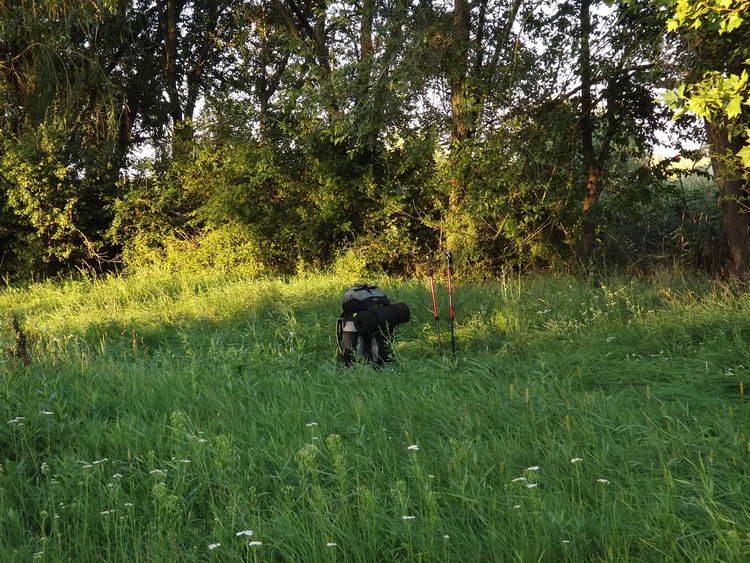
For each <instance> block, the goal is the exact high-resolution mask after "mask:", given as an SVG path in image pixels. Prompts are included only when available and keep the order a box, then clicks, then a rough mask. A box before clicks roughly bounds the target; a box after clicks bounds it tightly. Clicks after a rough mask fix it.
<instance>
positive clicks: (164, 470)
mask: <svg viewBox="0 0 750 563" xmlns="http://www.w3.org/2000/svg"><path fill="white" fill-rule="evenodd" d="M166 472H167V471H166V469H152V470H151V471H149V473H150V474H151V475H154V474H158V475H164V474H165V473H166Z"/></svg>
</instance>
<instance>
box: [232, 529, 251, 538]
mask: <svg viewBox="0 0 750 563" xmlns="http://www.w3.org/2000/svg"><path fill="white" fill-rule="evenodd" d="M234 535H235V536H237V537H240V536H248V537H249V536H252V535H253V531H252V530H242V531H241V532H237V533H236V534H234Z"/></svg>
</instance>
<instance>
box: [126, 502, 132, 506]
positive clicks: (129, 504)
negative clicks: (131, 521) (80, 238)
mask: <svg viewBox="0 0 750 563" xmlns="http://www.w3.org/2000/svg"><path fill="white" fill-rule="evenodd" d="M125 506H133V503H132V502H126V503H125Z"/></svg>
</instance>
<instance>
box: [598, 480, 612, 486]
mask: <svg viewBox="0 0 750 563" xmlns="http://www.w3.org/2000/svg"><path fill="white" fill-rule="evenodd" d="M596 482H597V483H602V484H603V485H609V481H608V480H607V479H597V480H596Z"/></svg>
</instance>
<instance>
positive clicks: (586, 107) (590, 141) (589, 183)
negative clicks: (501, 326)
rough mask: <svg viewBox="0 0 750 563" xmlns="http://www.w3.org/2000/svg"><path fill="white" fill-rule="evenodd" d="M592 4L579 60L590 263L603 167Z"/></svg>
mask: <svg viewBox="0 0 750 563" xmlns="http://www.w3.org/2000/svg"><path fill="white" fill-rule="evenodd" d="M590 8H591V0H581V11H580V14H579V16H580V32H581V37H580V40H581V52H580V56H579V61H578V62H579V74H580V78H581V119H580V123H579V131H580V135H581V149H582V152H583V164H584V166H585V169H586V192H585V196H584V198H583V206H582V211H583V235H582V240H581V250H582V252H583V257H584V258H585V259H586V260H588V259H589V258H591V256H592V255H593V253H594V248H595V246H596V202H597V201H598V200H599V178H600V177H601V166H600V164H599V162H598V160H599V159H598V158H597V155H596V153H595V152H594V125H593V118H592V112H593V102H592V101H591V51H590V47H589V38H590V37H591V14H590Z"/></svg>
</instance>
